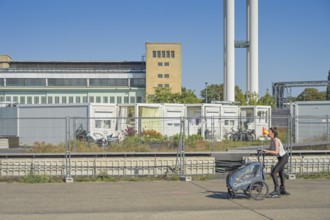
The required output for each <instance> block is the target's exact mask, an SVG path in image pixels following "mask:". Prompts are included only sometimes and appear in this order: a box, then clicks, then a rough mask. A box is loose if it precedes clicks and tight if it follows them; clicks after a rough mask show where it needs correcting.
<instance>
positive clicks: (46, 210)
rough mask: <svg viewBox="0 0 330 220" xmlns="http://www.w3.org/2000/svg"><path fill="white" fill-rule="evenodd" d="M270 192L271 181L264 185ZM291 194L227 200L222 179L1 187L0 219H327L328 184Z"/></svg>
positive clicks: (307, 183)
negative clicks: (258, 199) (259, 198)
mask: <svg viewBox="0 0 330 220" xmlns="http://www.w3.org/2000/svg"><path fill="white" fill-rule="evenodd" d="M269 185H270V186H271V187H270V188H272V183H271V182H269ZM287 186H288V189H289V191H290V192H291V194H292V195H290V196H286V197H282V198H277V199H265V200H263V201H255V200H251V199H247V198H246V197H244V196H242V195H241V196H239V197H238V198H236V199H232V200H228V199H226V187H225V181H224V180H223V179H218V180H208V181H191V182H182V181H154V182H113V183H112V182H111V183H104V182H102V183H49V184H18V183H0V198H1V199H0V219H1V220H6V219H15V220H16V219H24V220H28V219H29V220H32V219H33V220H41V219H42V220H48V219H59V220H66V219H68V220H69V219H70V220H75V219H79V220H81V219H93V220H100V219H107V220H108V219H111V220H112V219H166V220H168V219H175V220H179V219H180V220H181V219H182V220H185V219H189V220H190V219H231V220H234V219H235V220H236V219H299V220H301V219H308V220H309V219H329V218H330V180H288V181H287Z"/></svg>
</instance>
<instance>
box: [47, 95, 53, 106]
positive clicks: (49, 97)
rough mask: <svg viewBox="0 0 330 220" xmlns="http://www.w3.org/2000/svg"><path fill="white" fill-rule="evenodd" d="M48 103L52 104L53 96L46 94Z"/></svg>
mask: <svg viewBox="0 0 330 220" xmlns="http://www.w3.org/2000/svg"><path fill="white" fill-rule="evenodd" d="M48 104H53V97H52V96H48Z"/></svg>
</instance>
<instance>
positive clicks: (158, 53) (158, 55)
mask: <svg viewBox="0 0 330 220" xmlns="http://www.w3.org/2000/svg"><path fill="white" fill-rule="evenodd" d="M157 57H158V58H160V57H161V53H160V50H158V51H157Z"/></svg>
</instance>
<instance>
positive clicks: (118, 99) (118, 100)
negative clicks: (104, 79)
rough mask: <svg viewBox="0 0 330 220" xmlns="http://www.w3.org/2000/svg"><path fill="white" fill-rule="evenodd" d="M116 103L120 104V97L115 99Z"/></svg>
mask: <svg viewBox="0 0 330 220" xmlns="http://www.w3.org/2000/svg"><path fill="white" fill-rule="evenodd" d="M117 103H118V104H121V97H120V96H118V97H117Z"/></svg>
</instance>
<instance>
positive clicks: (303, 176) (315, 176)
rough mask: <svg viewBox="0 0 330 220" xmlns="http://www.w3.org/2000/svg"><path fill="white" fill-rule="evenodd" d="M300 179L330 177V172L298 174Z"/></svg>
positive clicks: (297, 176)
mask: <svg viewBox="0 0 330 220" xmlns="http://www.w3.org/2000/svg"><path fill="white" fill-rule="evenodd" d="M296 178H298V179H327V180H329V179H330V173H326V172H322V173H310V174H296Z"/></svg>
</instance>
